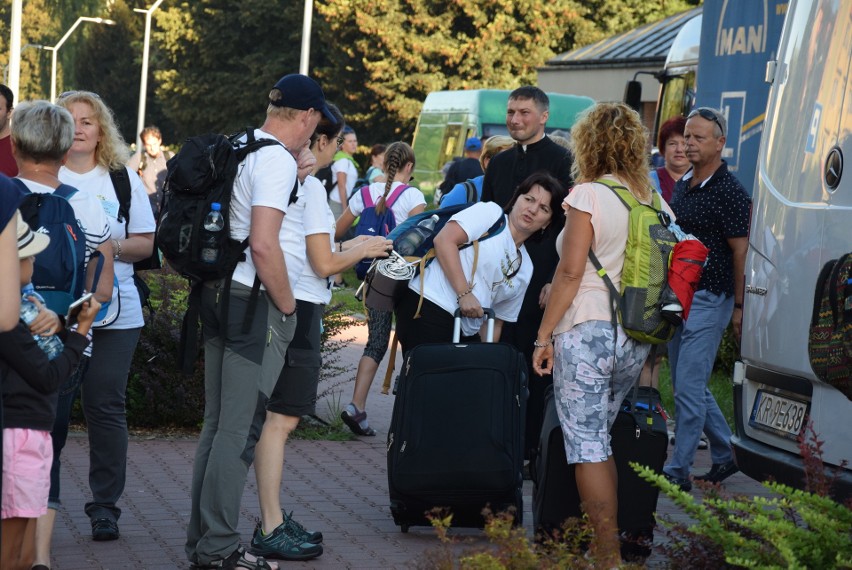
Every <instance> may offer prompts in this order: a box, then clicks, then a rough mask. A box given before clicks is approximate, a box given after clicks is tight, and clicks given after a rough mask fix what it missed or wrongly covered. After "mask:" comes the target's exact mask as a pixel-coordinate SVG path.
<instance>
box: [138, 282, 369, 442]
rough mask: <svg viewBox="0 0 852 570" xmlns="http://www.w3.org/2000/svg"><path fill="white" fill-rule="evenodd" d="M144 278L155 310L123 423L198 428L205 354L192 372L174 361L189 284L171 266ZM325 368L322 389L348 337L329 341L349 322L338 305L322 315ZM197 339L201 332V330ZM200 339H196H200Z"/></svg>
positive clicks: (333, 373) (143, 340)
mask: <svg viewBox="0 0 852 570" xmlns="http://www.w3.org/2000/svg"><path fill="white" fill-rule="evenodd" d="M143 277H144V279H145V281H146V283H148V286H149V287H150V288H151V303H152V305H153V306H154V309H155V313H154V314H153V315H150V316H149V315H147V311H145V312H146V325H145V327H144V328H143V329H142V335H141V336H140V339H139V344H138V346H137V347H136V352H135V353H134V355H133V363H132V365H131V369H130V370H131V371H130V378H129V379H128V386H127V422H128V425H129V426H131V427H134V428H150V427H157V428H163V427H179V428H198V427H200V426H201V422H202V419H203V415H204V355H203V350H202V349H201V347H200V346H199V347H198V359H197V361H196V366H195V371H194V373H193V374H192V375H191V376H185V375H183V374H182V373H181V371H180V367H179V365H178V362H177V354H178V346H179V342H180V331H181V324H182V321H183V315H184V313H185V312H186V303H187V297H188V295H189V286H188V284H187V281H186V279H184V278H182V277H180V276H179V275H177V274H176V273H174V272H173V271H171V270H168V269H164V270H162V271H149V272H146V273H145V274H143ZM323 324H324V327H325V330H324V333H323V337H322V348H321V351H322V355H323V367H322V369H321V371H320V391H321V392H322V391H323V390H329V389H330V388H328V387H324V384H325V385H327V384H329V383H330V382H333V380H334V379H335V378H336V377H337V376H339V375H340V373H341V372H342V371H343V369H342V367H341V366H339V365H338V364H337V363H338V361H339V356H338V354H337V353H338V352H339V351H340V350H341V349H343V348H344V347H345V346H346V345H347V344H348V343H349V342H350V341H349V340H332V339H331V337H333V336H335V335H337V334H338V333H339V332H341V331H342V330H344V329H346V328H347V327H349V326H351V325H352V324H353V321H352V319H351V318H350V317H349V316H348V312H347V311H345V310H344V309H343V308H342V306H341V305H339V304H331V305H328V306H327V307H326V310H325V315H324V317H323ZM199 337H200V334H199ZM199 340H200V338H199Z"/></svg>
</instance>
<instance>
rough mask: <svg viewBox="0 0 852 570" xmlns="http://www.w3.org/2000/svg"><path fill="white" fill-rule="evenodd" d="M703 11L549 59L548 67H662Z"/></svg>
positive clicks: (644, 27) (660, 22) (686, 14)
mask: <svg viewBox="0 0 852 570" xmlns="http://www.w3.org/2000/svg"><path fill="white" fill-rule="evenodd" d="M701 11H702V8H701V7H700V6H699V7H698V8H693V9H692V10H687V11H686V12H681V13H679V14H675V15H674V16H669V17H668V18H665V19H663V20H660V21H659V22H654V23H652V24H646V25H644V26H641V27H639V28H636V29H635V30H630V31H629V32H625V33H623V34H619V35H617V36H613V37H611V38H607V39H605V40H601V41H599V42H597V43H594V44H590V45H587V46H583V47H580V48H577V49H574V50H571V51H568V52H565V53H561V54H559V55H557V56H556V57H554V58H552V59H549V60H548V61H547V62H546V63H545V65H546V66H559V67H609V66H612V65H619V66H624V65H625V64H632V65H648V64H657V65H663V64H664V63H665V62H666V55H667V54H668V52H669V48H670V47H671V46H672V42H674V39H675V36H677V33H678V32H679V31H680V29H681V28H682V27H683V26H684V24H686V23H687V22H688V21H689V20H691V19H692V18H693V17H695V16H698V15H700V14H701Z"/></svg>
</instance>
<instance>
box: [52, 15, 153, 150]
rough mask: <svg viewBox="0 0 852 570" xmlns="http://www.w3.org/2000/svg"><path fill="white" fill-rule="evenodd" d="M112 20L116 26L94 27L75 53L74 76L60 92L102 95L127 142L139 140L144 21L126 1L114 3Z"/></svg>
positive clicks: (63, 84) (70, 77) (63, 85)
mask: <svg viewBox="0 0 852 570" xmlns="http://www.w3.org/2000/svg"><path fill="white" fill-rule="evenodd" d="M105 17H109V18H110V19H111V20H113V21H114V22H115V25H114V26H104V25H100V26H98V25H95V26H91V27H90V28H89V29H88V30H87V31H88V36H87V37H86V40H85V41H84V42H82V43H81V44H80V45H79V47H78V49H77V50H76V53H75V57H74V60H73V64H74V65H73V73H71V74H69V78H68V80H66V81H64V82H63V83H62V89H60V92H61V91H65V90H70V89H85V90H88V91H93V92H95V93H97V94H98V95H100V96H101V98H102V99H103V101H104V103H106V104H107V105H108V106H109V107H110V109H112V111H113V113H114V114H115V118H116V121H117V122H118V125H119V129H120V130H121V134H122V135H123V136H124V140H126V141H127V142H128V143H130V142H133V141H134V140H136V132H135V131H136V117H137V111H138V103H139V74H140V72H141V63H140V59H141V56H142V34H143V31H144V19H143V18H142V17H141V16H139V15H137V14H135V13H134V12H133V11H132V9H131V8H130V7H129V6H128V5H127V4H126V3H125V2H124V0H115V1H114V2H113V4H112V6H111V9H110V11H109V14H108V15H107V16H105Z"/></svg>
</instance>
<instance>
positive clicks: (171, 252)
mask: <svg viewBox="0 0 852 570" xmlns="http://www.w3.org/2000/svg"><path fill="white" fill-rule="evenodd" d="M244 134H245V137H246V140H245V142H241V141H240V139H241V138H242V136H243V135H244ZM273 144H281V143H279V142H278V141H277V140H274V139H260V140H257V139H255V137H254V129H251V128H248V129H246V131H245V132H244V133H243V132H240V133H237V134H234V135H231V136H230V137H226V136H224V135H218V134H210V135H201V136H197V137H192V138H189V139H187V141H186V142H185V143H184V145H183V146H182V147H181V149H180V151H179V152H178V153H177V154H176V155H174V156H173V157H172V158H171V159H169V162H168V164H167V174H166V182H165V184H164V191H165V193H164V196H163V203H162V205H161V207H160V220H159V227H158V228H157V238H156V240H155V244H156V246H157V247H158V248H159V249H160V251H162V252H163V257H164V258H165V260H166V261H167V262H168V264H169V265H170V266H171V267H172V269H174V270H175V271H177V272H178V273H180V274H181V275H183V276H184V277H186V278H187V279H188V280H189V282H190V285H191V286H192V288H191V290H190V294H189V298H188V300H187V310H186V314H185V315H184V318H183V326H182V328H181V339H180V348H179V356H178V360H179V361H180V365H181V368H182V369H183V372H184V373H186V374H190V373H192V370H193V368H194V366H195V360H196V356H197V347H198V318H199V311H200V305H201V286H202V284H203V283H204V282H205V281H215V280H218V279H223V278H230V276H231V275H233V273H234V269H236V267H237V264H238V263H239V262H240V261H242V260H244V259H245V250H246V247H248V238H246V239H244V240H242V241H237V240H235V239H232V238H231V237H230V234H231V223H230V222H231V220H230V218H231V216H230V204H231V194H232V191H233V188H234V180H235V179H236V177H237V168H238V167H239V165H240V163H241V162H242V161H243V160H245V158H246V156H248V155H249V154H250V153H252V152H254V151H256V150H258V149H260V148H263V147H264V146H269V145H273ZM282 146H283V145H282ZM297 184H298V183H297ZM294 190H295V189H294ZM213 202H218V203H219V204H220V205H221V210H220V214H221V215H222V217H223V218H224V222H225V226H224V228H223V230H222V231H220V232H216V235H217V237H216V239H217V241H218V243H217V244H216V247H218V250H219V252H220V253H219V257H218V260H217V262H216V263H207V262H205V261H204V260H202V258H201V249H202V243H201V242H202V238H203V237H205V235H204V234H203V233H202V230H203V229H204V218H205V217H206V216H207V214H208V213H209V212H210V210H211V205H212V204H213ZM208 236H209V234H208ZM209 246H210V244H209V243H208V244H205V247H209ZM254 281H255V282H254V286H253V287H252V294H251V298H250V301H249V309H248V311H247V312H246V318H245V322H244V323H243V327H244V329H246V330H247V329H248V326H249V324H250V320H251V318H252V316H253V314H254V309H255V306H256V302H257V295H258V292H259V290H260V280H259V279H258V278H257V277H256V276H255V280H254ZM229 286H230V279H227V282H226V284H225V300H224V302H223V303H222V304H221V311H222V326H223V327H224V322H225V321H226V319H227V313H228V302H227V301H228V289H229ZM222 332H223V333H224V330H223V331H222Z"/></svg>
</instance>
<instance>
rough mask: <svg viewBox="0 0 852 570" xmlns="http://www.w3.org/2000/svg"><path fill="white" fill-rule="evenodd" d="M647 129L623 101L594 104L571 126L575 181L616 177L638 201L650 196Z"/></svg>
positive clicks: (648, 198) (572, 171)
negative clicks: (608, 175)
mask: <svg viewBox="0 0 852 570" xmlns="http://www.w3.org/2000/svg"><path fill="white" fill-rule="evenodd" d="M647 141H648V130H647V129H646V128H645V126H644V125H643V124H642V120H641V119H640V118H639V113H637V112H636V111H634V110H633V109H631V108H630V107H628V106H627V105H625V104H624V103H598V104H596V105H595V106H593V107H590V108H589V109H588V110H586V111H585V112H584V113H583V114H582V115H581V116H580V118H579V120H578V121H577V122H576V123H575V124H574V127H573V128H572V129H571V148H572V150H573V152H574V164H573V166H572V167H571V174H572V175H573V177H574V182H575V183H580V182H593V181H594V180H597V179H598V178H600V177H601V176H604V175H605V174H612V175H613V176H615V177H616V178H618V179H619V180H620V181H621V182H622V183H624V185H625V186H627V188H628V189H629V190H630V192H631V193H633V195H634V196H636V198H638V199H639V200H640V201H643V202H648V201H649V200H650V199H651V192H652V189H651V181H650V180H649V178H648V170H649V168H648V157H647V155H646V150H645V149H646V145H647Z"/></svg>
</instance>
